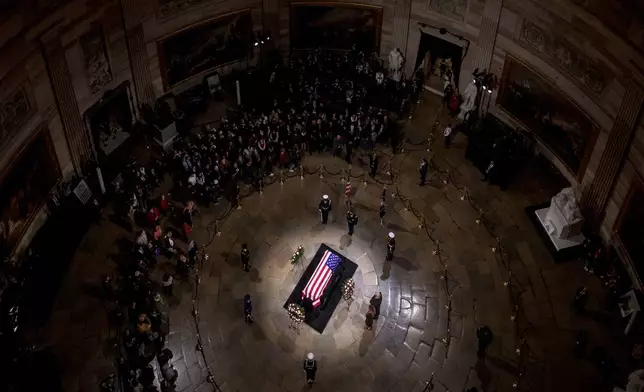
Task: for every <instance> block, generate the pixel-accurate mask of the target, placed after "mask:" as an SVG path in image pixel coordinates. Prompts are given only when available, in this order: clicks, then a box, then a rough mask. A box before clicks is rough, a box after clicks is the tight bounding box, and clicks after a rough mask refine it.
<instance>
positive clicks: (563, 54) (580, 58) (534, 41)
mask: <svg viewBox="0 0 644 392" xmlns="http://www.w3.org/2000/svg"><path fill="white" fill-rule="evenodd" d="M517 41H519V43H520V44H521V45H522V46H523V47H525V48H527V49H528V50H530V51H532V52H534V53H536V54H537V55H539V56H540V57H541V58H543V59H544V60H545V61H546V62H548V63H549V64H551V65H552V66H554V67H555V68H557V69H559V70H560V71H562V72H564V73H565V74H567V75H569V76H571V77H572V80H573V81H574V82H575V83H576V84H577V85H579V86H580V87H582V88H583V89H584V90H586V91H588V92H590V93H591V94H592V96H594V97H601V96H602V94H603V93H604V91H605V90H606V87H607V86H608V84H609V83H610V82H611V81H612V80H613V78H614V75H612V74H611V72H610V71H609V70H608V67H606V66H604V65H603V64H601V63H599V62H598V61H596V60H593V59H591V58H590V57H588V56H586V55H584V54H583V53H582V51H581V50H579V49H577V48H575V47H574V46H573V45H571V44H570V43H568V42H566V41H565V40H564V39H563V38H561V37H558V36H556V35H554V34H552V33H550V32H549V31H548V30H547V29H545V28H543V27H541V26H538V25H537V24H535V23H533V22H531V21H529V20H527V19H522V20H521V22H520V26H519V32H518V37H517Z"/></svg>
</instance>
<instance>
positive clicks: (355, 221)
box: [347, 209, 358, 235]
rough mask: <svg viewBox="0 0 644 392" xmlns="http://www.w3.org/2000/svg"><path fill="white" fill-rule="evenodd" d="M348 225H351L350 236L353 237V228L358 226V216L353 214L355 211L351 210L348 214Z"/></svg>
mask: <svg viewBox="0 0 644 392" xmlns="http://www.w3.org/2000/svg"><path fill="white" fill-rule="evenodd" d="M347 224H348V225H349V235H353V228H354V227H355V225H357V224H358V215H356V213H355V212H353V209H349V212H347Z"/></svg>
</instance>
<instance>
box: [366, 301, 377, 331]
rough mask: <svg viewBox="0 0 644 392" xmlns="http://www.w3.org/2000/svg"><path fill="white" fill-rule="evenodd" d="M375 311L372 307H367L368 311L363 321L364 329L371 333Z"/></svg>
mask: <svg viewBox="0 0 644 392" xmlns="http://www.w3.org/2000/svg"><path fill="white" fill-rule="evenodd" d="M375 312H376V310H375V309H374V308H373V306H371V305H369V311H368V312H367V314H366V315H365V319H364V328H365V329H366V330H367V331H371V330H372V329H373V315H374V314H375Z"/></svg>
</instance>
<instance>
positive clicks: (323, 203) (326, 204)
mask: <svg viewBox="0 0 644 392" xmlns="http://www.w3.org/2000/svg"><path fill="white" fill-rule="evenodd" d="M318 208H319V210H320V214H321V215H322V223H323V224H325V225H326V224H327V222H328V221H329V212H331V200H329V199H322V200H320V205H319V206H318Z"/></svg>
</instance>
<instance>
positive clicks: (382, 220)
mask: <svg viewBox="0 0 644 392" xmlns="http://www.w3.org/2000/svg"><path fill="white" fill-rule="evenodd" d="M386 213H387V203H386V202H385V197H384V196H383V197H381V198H380V213H379V216H380V226H382V225H383V224H384V223H385V214H386Z"/></svg>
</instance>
